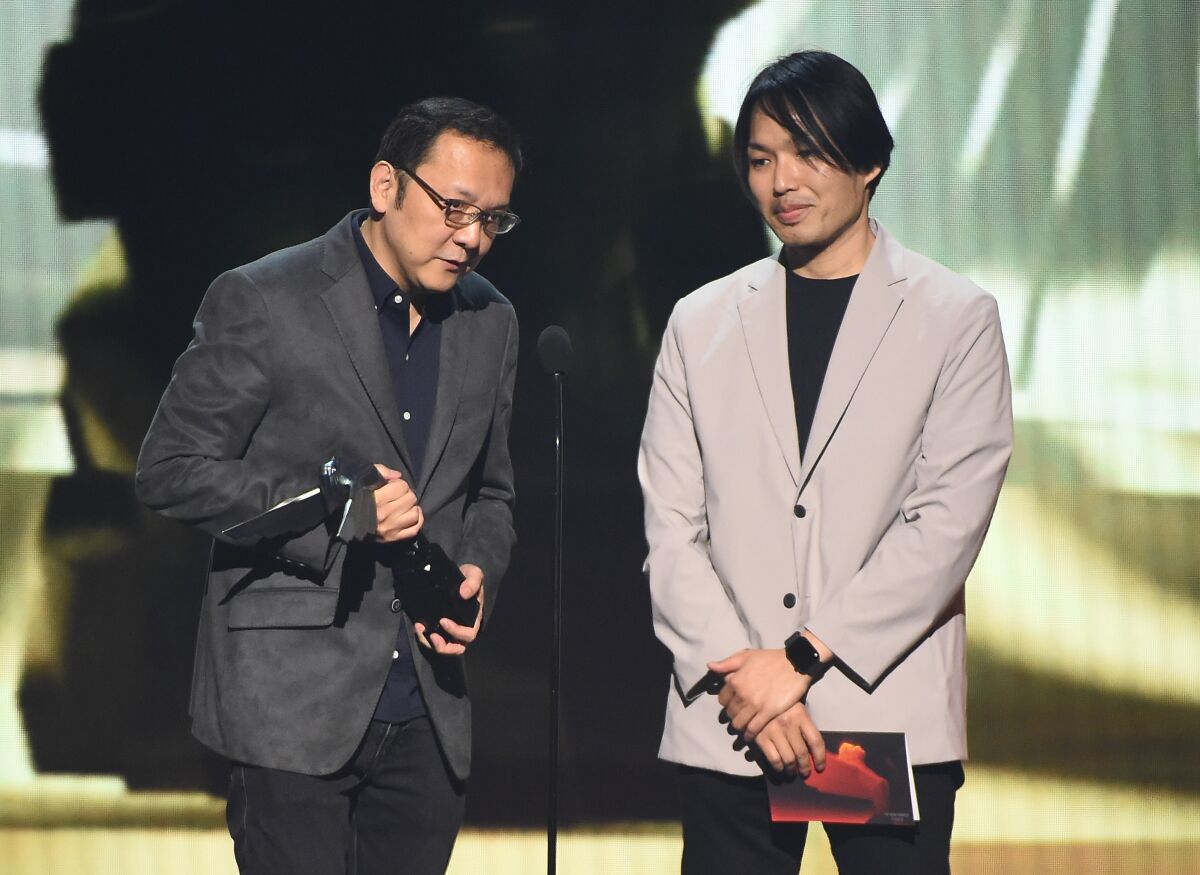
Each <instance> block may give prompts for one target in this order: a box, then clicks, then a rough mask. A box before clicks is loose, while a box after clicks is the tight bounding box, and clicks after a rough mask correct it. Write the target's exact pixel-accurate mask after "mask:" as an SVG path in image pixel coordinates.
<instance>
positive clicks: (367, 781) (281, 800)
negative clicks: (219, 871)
mask: <svg viewBox="0 0 1200 875" xmlns="http://www.w3.org/2000/svg"><path fill="white" fill-rule="evenodd" d="M465 791H466V787H465V786H464V785H463V784H462V783H461V782H459V781H457V780H455V779H454V777H453V776H452V775H451V774H450V772H449V770H448V768H447V766H446V763H445V760H444V759H443V758H442V753H441V750H440V749H439V748H438V745H437V740H436V739H435V738H434V735H433V727H432V726H431V725H430V724H429V719H428V718H427V717H418V718H417V719H415V720H410V721H408V722H407V723H380V722H372V723H371V725H370V728H368V730H367V734H366V736H365V737H364V738H363V741H362V743H361V744H360V745H359V748H358V750H357V751H356V752H355V754H354V756H353V757H352V758H351V760H350V762H349V763H347V764H346V766H344V767H343V768H342V769H340V770H339V771H337V772H335V773H334V774H332V775H326V776H321V777H313V776H311V775H298V774H295V773H293V772H282V771H278V770H276V769H266V768H261V767H258V766H251V765H245V764H235V765H234V767H233V773H232V775H231V776H230V781H229V802H228V805H227V806H226V820H227V822H228V824H229V834H230V835H231V836H232V837H233V848H234V856H235V857H236V858H237V864H238V870H239V871H240V872H241V873H242V875H385V873H386V875H410V873H416V875H427V873H428V875H435V873H436V875H441V873H443V872H445V871H446V866H447V865H448V863H449V862H450V852H451V851H452V850H453V849H454V839H455V837H456V836H457V835H458V828H459V826H461V824H462V819H463V809H464V805H465V801H466V797H465Z"/></svg>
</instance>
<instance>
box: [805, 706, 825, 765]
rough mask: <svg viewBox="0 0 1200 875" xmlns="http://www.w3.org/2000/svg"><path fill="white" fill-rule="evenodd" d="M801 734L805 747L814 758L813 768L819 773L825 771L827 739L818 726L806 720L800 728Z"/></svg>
mask: <svg viewBox="0 0 1200 875" xmlns="http://www.w3.org/2000/svg"><path fill="white" fill-rule="evenodd" d="M800 732H801V734H802V735H803V736H804V743H805V746H806V747H807V748H808V752H809V754H810V755H811V756H812V762H813V767H814V768H815V769H816V770H817V771H818V772H823V771H825V739H824V738H822V737H821V733H820V731H819V730H818V729H817V726H816V724H815V723H813V722H812V720H810V719H807V718H806V719H805V720H804V723H803V724H802V725H801V727H800Z"/></svg>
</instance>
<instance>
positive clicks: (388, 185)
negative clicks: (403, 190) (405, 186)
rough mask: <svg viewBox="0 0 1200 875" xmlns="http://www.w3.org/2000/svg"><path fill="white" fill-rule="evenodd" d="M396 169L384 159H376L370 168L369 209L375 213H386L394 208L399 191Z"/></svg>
mask: <svg viewBox="0 0 1200 875" xmlns="http://www.w3.org/2000/svg"><path fill="white" fill-rule="evenodd" d="M399 185H400V183H399V180H398V179H397V171H396V170H395V169H394V168H393V167H392V165H391V164H388V163H387V162H386V161H377V162H375V166H374V167H372V168H371V180H370V187H371V209H372V210H374V211H375V212H376V213H386V212H387V211H388V210H390V209H395V208H396V196H397V194H398V192H399Z"/></svg>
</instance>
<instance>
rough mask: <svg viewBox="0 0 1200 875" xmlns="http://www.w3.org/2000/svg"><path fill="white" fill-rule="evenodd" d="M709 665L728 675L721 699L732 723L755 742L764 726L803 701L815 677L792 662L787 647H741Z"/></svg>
mask: <svg viewBox="0 0 1200 875" xmlns="http://www.w3.org/2000/svg"><path fill="white" fill-rule="evenodd" d="M708 667H709V668H710V669H711V670H713V671H715V672H720V673H721V674H723V675H725V685H724V686H723V687H721V692H720V693H719V694H718V696H717V699H718V701H720V703H721V707H722V708H724V709H725V713H726V714H728V715H729V720H730V724H731V725H732V726H733V728H734V729H736V730H737V731H738V732H740V733H741V735H742V737H743V738H744V739H745V740H746V741H748V742H749V741H754V740H755V737H756V736H757V735H758V733H760V732H761V731H762V730H763V728H764V727H765V726H766V725H767V724H768V723H770V722H771V721H772V720H774V719H775V718H776V717H778V716H779V715H780V714H782V713H783V712H784V711H787V710H788V709H789V708H791V707H792V706H793V705H795V704H796V703H797V702H800V701H801V700H802V699H803V698H804V696H805V694H806V693H807V692H808V687H809V684H810V683H811V681H812V679H811V678H809V676H808V675H805V674H800V673H799V672H797V671H796V669H795V668H793V667H792V664H791V663H790V662H788V659H787V656H786V655H785V654H784V652H783V649H782V648H780V649H778V650H739V651H738V652H737V653H735V654H733V655H732V656H727V657H725V658H724V659H722V660H721V661H720V662H710V663H709V664H708Z"/></svg>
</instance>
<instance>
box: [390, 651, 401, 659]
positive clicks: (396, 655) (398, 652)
mask: <svg viewBox="0 0 1200 875" xmlns="http://www.w3.org/2000/svg"><path fill="white" fill-rule="evenodd" d="M399 658H400V651H399V650H393V651H392V659H399Z"/></svg>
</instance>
